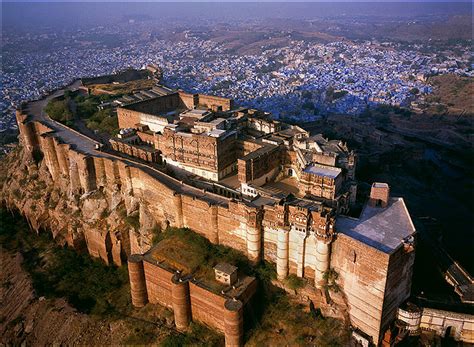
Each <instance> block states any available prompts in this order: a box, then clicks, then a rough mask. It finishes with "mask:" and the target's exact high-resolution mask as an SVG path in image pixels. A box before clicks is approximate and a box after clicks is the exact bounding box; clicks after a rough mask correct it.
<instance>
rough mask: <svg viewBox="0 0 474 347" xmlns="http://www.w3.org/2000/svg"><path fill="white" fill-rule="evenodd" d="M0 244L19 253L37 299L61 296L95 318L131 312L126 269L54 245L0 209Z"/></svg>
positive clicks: (23, 222) (47, 237)
mask: <svg viewBox="0 0 474 347" xmlns="http://www.w3.org/2000/svg"><path fill="white" fill-rule="evenodd" d="M0 218H1V220H2V223H0V243H1V245H2V247H5V248H6V249H8V250H12V251H18V252H21V254H22V255H23V259H24V260H23V264H22V266H23V268H24V269H25V270H26V271H27V272H28V273H29V275H30V276H31V278H32V282H33V288H34V290H35V292H36V293H37V295H38V296H45V297H47V298H56V297H64V298H66V300H67V301H68V302H69V303H70V304H71V305H72V306H73V307H75V308H76V309H77V310H79V311H80V312H84V313H90V314H94V315H98V316H117V315H119V314H120V315H124V314H128V313H129V312H130V311H131V303H130V293H129V280H128V270H127V267H126V266H122V267H121V268H117V267H115V266H110V265H106V264H105V263H103V262H102V261H100V260H97V259H93V258H91V257H90V256H89V255H88V254H78V253H77V252H76V251H75V250H73V249H70V248H67V247H60V246H57V245H56V244H55V243H54V241H53V240H52V239H51V236H50V235H49V234H47V233H40V235H37V234H35V233H33V232H31V231H30V230H29V228H28V226H27V224H26V223H25V221H24V219H23V218H22V217H19V216H12V215H11V214H9V213H7V212H6V211H5V210H3V209H2V210H0Z"/></svg>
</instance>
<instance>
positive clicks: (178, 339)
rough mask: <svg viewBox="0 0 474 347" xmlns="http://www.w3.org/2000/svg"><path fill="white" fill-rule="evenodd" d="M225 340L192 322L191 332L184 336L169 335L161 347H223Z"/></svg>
mask: <svg viewBox="0 0 474 347" xmlns="http://www.w3.org/2000/svg"><path fill="white" fill-rule="evenodd" d="M223 344H224V339H223V336H222V335H218V334H216V333H215V332H213V331H212V330H210V329H209V328H207V327H205V326H204V325H201V324H196V323H195V322H192V323H191V324H190V326H189V331H188V332H186V333H184V334H171V335H168V336H167V337H166V338H165V339H164V340H163V341H162V342H161V343H160V345H161V346H162V347H176V346H206V347H207V346H222V345H223Z"/></svg>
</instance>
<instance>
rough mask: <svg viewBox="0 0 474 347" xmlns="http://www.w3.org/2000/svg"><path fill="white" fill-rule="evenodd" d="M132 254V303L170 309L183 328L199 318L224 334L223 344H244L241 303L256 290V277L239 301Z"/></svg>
mask: <svg viewBox="0 0 474 347" xmlns="http://www.w3.org/2000/svg"><path fill="white" fill-rule="evenodd" d="M143 258H144V257H143V256H140V255H137V254H134V255H131V256H130V258H129V273H130V285H131V288H132V299H133V304H134V305H135V306H138V307H141V306H143V305H144V304H145V303H146V302H150V303H152V304H160V305H163V306H165V307H168V308H170V309H172V310H173V312H174V317H175V324H176V327H177V328H178V329H179V330H185V329H186V328H187V326H188V325H189V323H190V321H191V320H196V321H199V322H202V323H204V324H206V325H208V326H210V327H213V328H215V329H217V330H219V331H221V332H223V333H224V335H225V340H226V346H240V345H242V344H243V332H244V331H243V319H244V317H243V315H244V310H243V309H242V308H243V306H244V305H245V304H246V303H247V302H249V301H250V300H251V298H252V297H253V295H254V294H255V291H256V281H255V280H253V282H251V283H250V285H249V286H248V287H247V288H246V289H245V291H244V293H243V294H242V301H241V300H240V298H239V299H235V300H233V299H229V298H227V297H225V296H224V295H221V294H217V293H215V292H213V291H211V290H210V289H208V288H207V287H206V286H205V285H204V284H202V283H199V282H198V281H196V280H189V279H188V280H186V279H182V278H180V276H179V274H177V273H176V272H175V271H174V270H173V269H171V268H167V267H166V266H164V265H161V264H154V263H153V260H152V259H143Z"/></svg>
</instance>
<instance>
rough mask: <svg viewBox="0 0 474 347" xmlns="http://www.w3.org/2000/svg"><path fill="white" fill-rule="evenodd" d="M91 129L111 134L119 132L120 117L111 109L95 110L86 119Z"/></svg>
mask: <svg viewBox="0 0 474 347" xmlns="http://www.w3.org/2000/svg"><path fill="white" fill-rule="evenodd" d="M86 125H87V127H88V128H89V129H91V130H95V131H98V132H104V133H108V134H111V135H115V134H117V133H118V130H119V128H118V118H117V116H116V115H114V114H113V112H112V110H111V109H105V110H100V111H97V112H95V113H94V114H93V115H92V116H90V118H88V119H87V120H86Z"/></svg>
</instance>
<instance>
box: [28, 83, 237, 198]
mask: <svg viewBox="0 0 474 347" xmlns="http://www.w3.org/2000/svg"><path fill="white" fill-rule="evenodd" d="M79 85H80V82H79V81H76V82H74V83H73V84H71V85H69V86H68V87H66V88H65V89H63V90H58V91H56V92H54V93H52V94H51V95H49V96H48V97H47V98H45V99H42V100H38V101H33V102H30V103H28V105H27V107H26V109H25V112H26V113H27V114H28V115H29V116H30V117H31V118H30V119H31V120H35V121H39V122H41V123H43V124H45V125H47V126H48V127H50V128H51V129H53V130H54V132H55V135H56V136H57V137H59V138H60V139H61V140H62V141H63V142H64V143H67V144H70V145H72V146H73V147H74V149H75V150H77V151H78V152H81V153H83V154H86V155H90V156H94V157H100V158H108V159H112V160H120V161H122V162H124V163H126V164H127V165H129V166H133V167H137V168H139V169H141V170H143V171H144V172H146V173H147V174H149V175H150V176H152V177H154V178H156V179H157V180H158V181H159V182H161V183H163V184H164V185H166V186H167V187H169V188H170V189H172V190H174V191H176V192H178V193H180V194H185V195H189V196H195V197H198V198H199V199H200V200H204V201H207V202H209V203H212V204H219V205H224V206H227V205H228V201H229V200H228V199H227V198H225V197H223V196H220V195H217V194H213V193H210V192H204V191H203V190H201V189H198V188H195V187H192V186H190V185H187V184H183V183H181V182H180V181H178V180H176V179H174V178H173V177H171V176H169V175H167V174H165V173H163V172H161V171H159V170H158V169H156V168H154V167H152V166H151V165H148V164H145V163H143V162H141V161H139V160H135V159H132V158H124V157H122V156H120V155H119V154H113V153H110V152H104V151H99V150H97V149H96V146H97V145H98V144H100V143H99V142H98V141H96V140H94V139H92V138H90V137H87V136H86V135H84V134H81V133H79V132H77V131H75V130H73V129H71V128H69V127H67V126H65V125H63V124H61V123H59V122H56V121H55V120H53V119H51V118H50V117H49V116H48V115H47V114H46V113H45V112H44V108H45V107H46V105H47V104H48V102H49V101H50V100H51V99H53V98H55V97H58V96H61V95H64V90H76V89H77V88H78V87H79Z"/></svg>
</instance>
